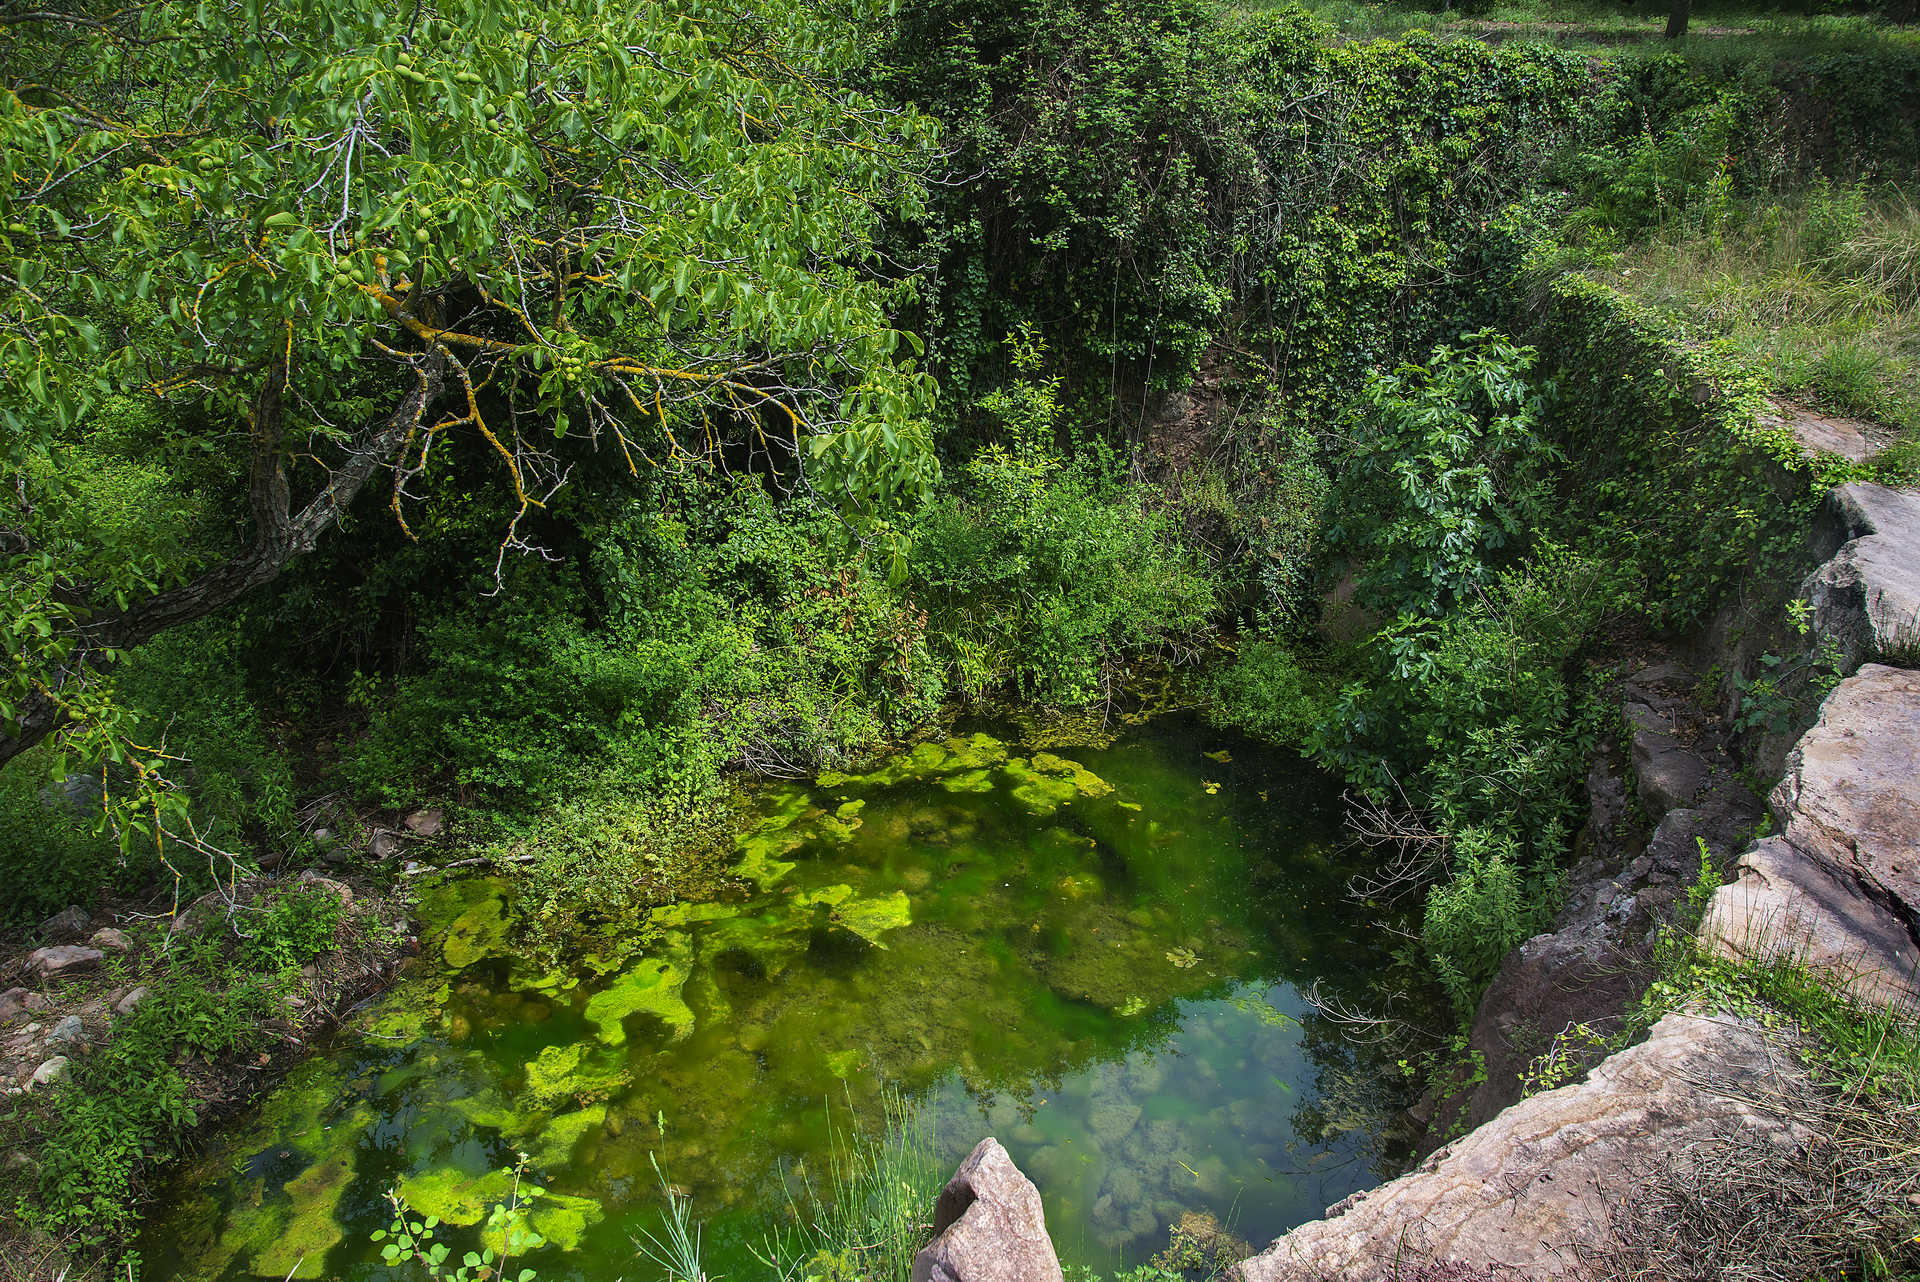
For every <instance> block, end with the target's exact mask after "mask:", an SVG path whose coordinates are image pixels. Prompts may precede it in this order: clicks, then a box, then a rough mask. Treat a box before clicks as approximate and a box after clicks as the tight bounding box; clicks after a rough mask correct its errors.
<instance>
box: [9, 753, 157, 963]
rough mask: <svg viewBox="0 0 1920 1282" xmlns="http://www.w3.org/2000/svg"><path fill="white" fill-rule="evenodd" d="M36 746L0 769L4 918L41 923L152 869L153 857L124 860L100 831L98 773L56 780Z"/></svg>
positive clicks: (12, 922) (14, 922) (19, 922)
mask: <svg viewBox="0 0 1920 1282" xmlns="http://www.w3.org/2000/svg"><path fill="white" fill-rule="evenodd" d="M49 755H50V754H48V753H47V752H46V751H45V749H39V750H36V751H34V752H32V753H29V754H27V755H26V756H23V757H21V758H20V759H19V760H18V761H17V762H15V763H14V764H13V765H12V766H11V767H9V768H8V769H6V770H0V887H4V888H3V889H0V923H5V924H7V925H12V926H19V925H26V924H33V923H38V922H39V921H41V920H43V919H44V918H45V917H47V916H48V915H49V914H51V913H55V912H58V911H59V910H60V909H62V908H64V907H66V906H67V905H68V904H70V903H75V902H79V901H84V900H86V899H89V898H91V896H92V895H93V893H94V892H95V891H97V890H98V889H100V888H101V887H102V886H110V887H124V886H127V885H128V884H130V883H134V882H137V881H138V880H139V879H142V878H144V877H146V876H148V875H149V874H150V873H151V872H152V869H153V865H152V863H151V862H150V861H148V860H141V861H140V862H138V863H137V864H134V865H131V866H128V865H123V864H122V863H120V861H119V859H118V854H119V852H118V850H117V849H116V848H115V845H114V842H113V840H112V839H111V838H110V837H106V836H103V835H101V834H99V833H96V832H95V830H94V829H95V825H96V823H97V821H98V818H99V804H100V782H101V781H100V779H99V777H98V776H85V775H76V776H74V777H73V778H72V779H71V780H68V779H66V778H62V779H52V778H51V777H50V776H51V772H50V770H49V769H48V757H49Z"/></svg>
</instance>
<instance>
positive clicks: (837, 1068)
mask: <svg viewBox="0 0 1920 1282" xmlns="http://www.w3.org/2000/svg"><path fill="white" fill-rule="evenodd" d="M866 1061H867V1057H866V1054H865V1053H864V1052H862V1051H859V1050H845V1051H835V1052H834V1053H833V1054H831V1055H829V1056H827V1071H828V1072H829V1073H832V1074H833V1075H834V1076H835V1077H838V1078H840V1079H842V1080H845V1079H846V1078H848V1077H851V1076H853V1074H855V1073H857V1072H859V1071H860V1070H861V1069H862V1068H864V1067H866Z"/></svg>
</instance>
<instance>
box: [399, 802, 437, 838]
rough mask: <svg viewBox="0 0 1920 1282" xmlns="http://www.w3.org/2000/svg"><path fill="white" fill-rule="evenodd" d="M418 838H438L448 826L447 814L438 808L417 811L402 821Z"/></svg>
mask: <svg viewBox="0 0 1920 1282" xmlns="http://www.w3.org/2000/svg"><path fill="white" fill-rule="evenodd" d="M400 822H401V823H402V824H403V825H404V826H405V827H406V830H407V831H408V832H410V833H412V834H413V835H414V836H416V837H438V836H439V835H440V834H441V833H442V832H443V831H445V829H446V826H447V816H446V812H445V811H443V810H441V809H440V808H439V807H438V806H435V807H432V808H430V809H427V810H416V811H414V812H413V813H412V814H410V815H408V816H407V817H406V818H405V819H403V820H401V821H400Z"/></svg>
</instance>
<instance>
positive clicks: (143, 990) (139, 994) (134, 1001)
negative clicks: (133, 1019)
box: [113, 984, 147, 1015]
mask: <svg viewBox="0 0 1920 1282" xmlns="http://www.w3.org/2000/svg"><path fill="white" fill-rule="evenodd" d="M145 1000H147V986H146V985H145V984H142V985H140V986H139V987H138V988H136V989H134V990H133V991H132V992H130V993H128V994H127V995H126V996H125V997H122V998H121V999H120V1000H119V1001H117V1002H115V1003H114V1004H113V1009H114V1013H115V1014H119V1015H131V1014H133V1009H134V1007H136V1006H138V1005H139V1004H140V1003H141V1002H144V1001H145Z"/></svg>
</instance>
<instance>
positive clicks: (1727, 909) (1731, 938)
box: [1701, 664, 1920, 1002]
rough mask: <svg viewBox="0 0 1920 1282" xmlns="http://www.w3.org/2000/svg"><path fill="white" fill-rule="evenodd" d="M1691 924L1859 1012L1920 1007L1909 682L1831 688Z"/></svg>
mask: <svg viewBox="0 0 1920 1282" xmlns="http://www.w3.org/2000/svg"><path fill="white" fill-rule="evenodd" d="M1769 806H1770V808H1771V809H1772V811H1773V818H1774V827H1775V829H1776V830H1777V831H1778V834H1779V835H1778V836H1776V837H1770V838H1768V839H1766V840H1764V841H1761V842H1758V843H1756V844H1755V845H1754V847H1753V848H1752V849H1751V850H1749V851H1748V852H1747V853H1746V854H1744V855H1742V856H1741V857H1740V862H1739V864H1738V865H1737V866H1736V874H1737V875H1736V877H1735V879H1734V880H1733V881H1732V882H1731V883H1730V884H1728V885H1726V886H1723V887H1721V888H1720V890H1719V891H1718V892H1717V893H1716V894H1715V895H1714V898H1713V902H1712V904H1711V905H1709V907H1708V909H1707V915H1706V920H1705V921H1704V922H1703V923H1702V924H1701V936H1702V938H1703V940H1704V941H1705V942H1706V943H1707V945H1708V946H1709V947H1710V948H1714V949H1716V950H1718V951H1719V952H1721V953H1722V954H1724V955H1727V956H1730V957H1745V958H1766V957H1789V958H1793V959H1795V960H1797V961H1801V962H1804V963H1806V964H1808V965H1811V966H1813V967H1815V968H1817V969H1819V970H1821V971H1823V972H1824V973H1825V974H1826V975H1827V976H1828V977H1829V978H1830V979H1832V980H1833V981H1835V982H1837V983H1838V984H1840V985H1841V986H1842V987H1845V988H1847V989H1849V990H1851V991H1852V992H1853V993H1855V994H1856V995H1857V996H1859V997H1862V998H1864V999H1866V1000H1868V1001H1873V1002H1882V1001H1888V1000H1892V1001H1903V1002H1906V1001H1920V979H1917V978H1916V977H1920V947H1916V938H1920V936H1917V935H1916V930H1917V929H1920V672H1912V671H1908V670H1905V669H1901V668H1889V667H1885V666H1882V665H1880V664H1868V665H1866V666H1865V667H1863V668H1861V669H1860V670H1859V671H1858V672H1856V673H1855V674H1854V675H1853V676H1851V677H1848V678H1847V679H1846V680H1845V681H1842V682H1841V683H1840V684H1839V685H1838V686H1836V687H1834V689H1833V692H1832V693H1831V694H1829V695H1828V696H1827V700H1826V703H1825V704H1823V705H1822V706H1821V709H1820V719H1819V721H1818V722H1817V723H1815V725H1814V727H1813V728H1812V729H1811V730H1809V731H1807V733H1806V734H1805V735H1804V736H1803V737H1802V738H1801V740H1800V742H1799V743H1798V744H1797V745H1796V746H1795V747H1794V749H1793V751H1792V753H1790V754H1789V755H1788V758H1787V773H1786V777H1785V778H1784V779H1782V780H1781V781H1780V784H1779V786H1778V787H1776V788H1775V789H1774V790H1773V795H1772V796H1771V797H1770V798H1769Z"/></svg>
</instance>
